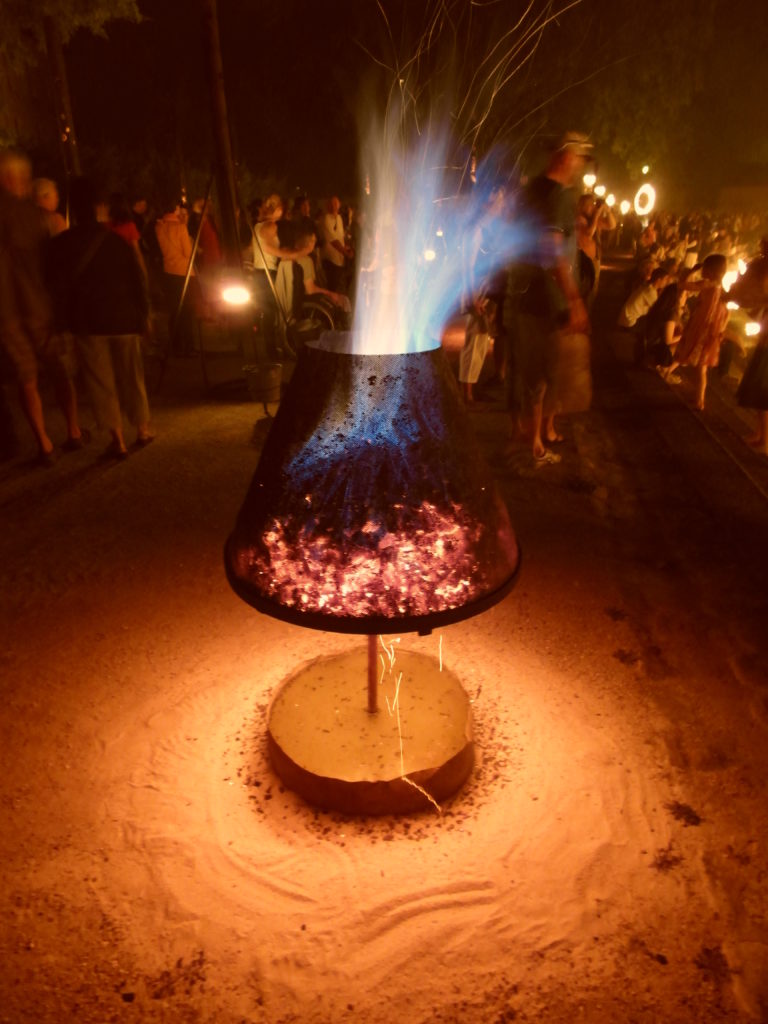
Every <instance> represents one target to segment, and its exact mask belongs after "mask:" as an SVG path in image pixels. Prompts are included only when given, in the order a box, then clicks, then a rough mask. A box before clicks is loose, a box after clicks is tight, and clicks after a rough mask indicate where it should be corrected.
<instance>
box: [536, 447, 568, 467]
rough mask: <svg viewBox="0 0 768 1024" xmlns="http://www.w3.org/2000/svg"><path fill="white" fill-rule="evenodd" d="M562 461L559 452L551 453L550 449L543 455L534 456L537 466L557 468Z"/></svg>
mask: <svg viewBox="0 0 768 1024" xmlns="http://www.w3.org/2000/svg"><path fill="white" fill-rule="evenodd" d="M561 461H562V456H560V455H558V454H557V452H551V451H549V449H548V448H547V449H545V450H544V453H543V454H542V455H534V457H533V462H534V465H535V466H545V465H549V466H555V465H557V463H558V462H561Z"/></svg>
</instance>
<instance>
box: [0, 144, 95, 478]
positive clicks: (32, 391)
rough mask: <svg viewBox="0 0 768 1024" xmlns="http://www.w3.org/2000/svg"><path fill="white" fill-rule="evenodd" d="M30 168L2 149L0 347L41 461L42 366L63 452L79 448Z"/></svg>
mask: <svg viewBox="0 0 768 1024" xmlns="http://www.w3.org/2000/svg"><path fill="white" fill-rule="evenodd" d="M30 190H31V168H30V165H29V161H28V160H27V158H26V157H25V156H23V155H22V154H20V153H16V152H13V151H10V150H5V151H3V152H2V153H0V346H2V348H3V349H4V350H5V353H6V355H7V356H8V358H9V360H10V362H11V364H12V365H13V367H14V369H15V372H16V377H17V380H18V382H19V387H20V391H21V404H22V409H23V411H24V414H25V416H26V418H27V420H28V421H29V425H30V426H31V428H32V432H33V433H34V435H35V440H36V441H37V445H38V449H39V462H40V463H41V465H46V466H49V465H52V464H53V462H54V461H55V457H56V453H55V449H54V445H53V442H52V441H51V438H50V437H49V435H48V432H47V430H46V426H45V417H44V415H43V403H42V400H41V398H40V392H39V390H38V368H39V365H40V364H44V365H46V366H47V367H48V368H50V371H51V373H52V376H53V381H54V384H55V387H56V395H57V398H58V401H59V404H60V406H61V409H62V411H63V413H64V417H65V419H66V422H67V441H66V442H65V444H64V449H65V450H69V451H71V450H73V449H75V448H81V447H82V446H83V444H85V443H86V440H87V439H88V433H87V431H81V430H80V426H79V421H78V413H77V396H76V394H75V388H74V384H73V381H72V367H71V364H70V361H69V359H68V354H67V352H66V351H65V350H64V343H63V341H62V339H61V338H60V337H55V336H54V335H52V332H51V308H50V302H49V299H48V295H47V292H46V289H45V286H44V284H43V269H42V258H43V254H42V249H43V244H44V242H45V240H46V239H47V236H48V232H47V228H46V225H45V220H44V219H43V213H42V211H41V210H39V209H38V208H37V207H36V206H35V205H34V203H33V202H32V201H31V199H30Z"/></svg>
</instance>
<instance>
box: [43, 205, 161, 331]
mask: <svg viewBox="0 0 768 1024" xmlns="http://www.w3.org/2000/svg"><path fill="white" fill-rule="evenodd" d="M47 269H48V279H49V282H50V286H51V292H52V294H53V298H54V308H55V314H56V324H57V327H58V328H59V329H61V330H63V329H66V330H70V331H72V332H73V333H75V334H112V335H118V334H141V333H142V332H143V330H144V329H145V326H146V318H147V315H148V312H149V306H148V302H147V294H146V289H145V287H144V279H143V277H142V273H141V270H140V268H139V263H138V260H137V259H136V254H135V253H134V251H133V249H132V248H131V246H130V245H129V244H128V243H127V242H126V241H124V239H122V238H120V237H119V235H116V234H115V233H114V232H113V231H109V230H107V229H106V228H104V227H102V225H100V224H83V225H78V226H77V227H74V228H70V229H69V230H68V231H63V232H62V233H61V234H60V235H57V236H56V237H55V238H53V239H51V242H50V244H49V250H48V260H47Z"/></svg>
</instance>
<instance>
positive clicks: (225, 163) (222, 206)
mask: <svg viewBox="0 0 768 1024" xmlns="http://www.w3.org/2000/svg"><path fill="white" fill-rule="evenodd" d="M202 5H203V33H204V41H205V49H206V55H207V63H208V80H209V85H210V91H211V111H212V115H213V138H214V145H215V148H216V163H215V167H216V192H217V195H218V200H219V217H220V220H221V236H222V237H221V240H222V247H223V250H224V262H225V264H226V265H227V266H228V267H229V268H231V269H236V268H238V269H239V268H240V266H241V259H240V242H239V237H238V230H237V213H236V208H237V199H236V196H237V190H236V187H235V169H234V161H233V159H232V139H231V136H230V132H229V116H228V114H227V94H226V91H225V88H224V64H223V62H222V59H221V41H220V37H219V16H218V10H217V7H216V0H202Z"/></svg>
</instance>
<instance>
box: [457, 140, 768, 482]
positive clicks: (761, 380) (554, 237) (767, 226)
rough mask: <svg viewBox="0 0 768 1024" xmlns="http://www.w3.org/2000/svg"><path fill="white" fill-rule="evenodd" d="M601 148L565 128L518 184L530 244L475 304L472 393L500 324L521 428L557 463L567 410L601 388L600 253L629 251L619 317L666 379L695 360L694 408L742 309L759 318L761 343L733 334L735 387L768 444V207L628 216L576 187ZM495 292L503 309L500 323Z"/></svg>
mask: <svg viewBox="0 0 768 1024" xmlns="http://www.w3.org/2000/svg"><path fill="white" fill-rule="evenodd" d="M591 156H592V147H591V144H590V142H589V140H588V138H587V137H586V136H584V135H582V134H580V133H578V132H569V133H567V134H566V135H564V136H563V137H562V138H561V139H560V140H559V142H558V144H557V145H556V146H555V147H554V149H553V150H552V152H551V154H550V158H549V162H548V164H547V166H546V168H545V171H544V172H543V173H542V174H541V175H539V176H537V177H536V178H534V179H532V180H531V181H529V182H527V183H526V184H525V185H524V186H523V187H522V188H521V190H520V191H519V192H518V193H517V194H516V195H515V197H514V200H513V204H512V207H511V212H509V213H508V216H509V217H510V218H511V219H513V220H514V222H515V223H516V225H517V227H518V237H519V238H520V239H521V240H522V243H521V245H519V246H518V249H517V252H516V253H515V255H514V257H513V259H512V262H511V263H510V264H509V265H508V266H506V267H505V268H504V270H503V271H502V273H501V283H500V282H499V276H498V275H497V277H496V279H495V280H488V281H486V282H484V283H483V285H482V286H481V287H480V288H479V289H478V290H477V291H476V293H475V294H474V295H473V296H472V297H471V300H470V302H469V304H468V316H467V328H466V340H465V345H464V349H463V351H462V354H461V360H460V369H459V377H460V380H461V382H462V386H463V389H464V395H465V398H466V399H467V400H469V401H471V400H472V398H473V391H472V388H473V385H474V384H475V383H476V382H477V379H478V374H479V370H480V367H481V365H482V362H483V360H484V358H485V351H486V349H487V347H488V345H489V341H488V340H487V339H488V338H489V335H491V336H494V335H495V337H496V345H495V347H496V349H497V356H496V374H497V376H502V377H505V378H506V383H507V392H508V405H509V409H510V412H511V414H512V430H513V434H514V435H515V436H516V437H517V438H518V439H525V440H526V441H527V443H528V444H529V445H530V448H531V452H532V455H533V459H534V462H535V464H536V465H546V464H550V463H556V462H559V461H560V456H559V454H558V453H557V451H556V450H555V447H554V446H555V445H556V444H557V443H558V442H560V441H561V440H562V434H561V433H560V429H559V427H558V423H557V419H556V418H557V417H558V416H561V415H563V414H565V413H568V412H577V411H581V410H582V409H585V408H586V407H587V406H588V404H589V400H590V398H591V386H590V377H589V339H588V335H589V333H590V310H591V308H592V305H593V303H594V300H595V296H596V294H597V292H598V288H599V283H600V266H601V262H602V258H603V254H604V253H606V252H613V253H615V254H616V255H618V254H619V253H620V254H621V255H622V256H623V257H624V261H625V262H626V260H627V258H628V257H630V258H631V270H630V272H629V274H628V275H627V276H626V278H627V288H626V292H627V294H626V297H625V301H624V302H623V304H622V306H621V310H620V313H619V317H618V324H617V327H618V329H619V330H622V331H627V332H630V333H631V334H632V336H633V338H634V339H635V342H636V344H635V349H636V352H637V361H638V362H639V363H643V364H645V365H647V366H648V367H649V368H651V369H656V370H658V371H659V372H660V373H661V374H662V376H663V377H664V378H665V379H666V380H668V381H675V382H677V381H680V377H679V374H678V373H677V371H678V368H679V367H680V366H687V367H691V368H692V369H693V370H694V373H693V379H694V394H693V405H694V407H695V408H696V409H697V410H703V409H704V406H705V400H706V391H707V382H708V379H709V371H710V370H711V368H713V367H716V366H718V365H719V362H720V350H721V346H722V343H723V340H724V338H725V336H726V329H727V327H728V325H729V322H730V316H731V311H732V308H733V307H735V306H736V305H738V307H739V308H740V309H741V310H742V311H745V312H746V313H747V314H748V316H749V317H751V318H752V322H753V325H755V324H758V323H759V324H760V325H761V336H760V339H759V340H758V343H757V345H756V347H755V349H754V352H751V353H750V352H747V351H746V347H745V346H744V345H743V344H741V341H740V338H739V334H738V333H737V332H735V331H733V332H731V333H732V334H733V340H734V342H735V343H736V344H739V345H741V347H742V349H743V350H744V354H745V355H749V356H750V358H749V362H748V365H747V368H746V371H745V373H744V379H743V381H742V383H741V386H740V387H739V390H738V393H737V399H738V401H739V403H740V404H741V405H743V406H744V407H746V408H750V409H756V410H757V411H758V428H757V430H756V431H755V432H754V433H753V434H752V435H750V436H749V437H748V438H747V440H748V441H749V443H751V444H754V445H755V446H756V447H757V448H758V449H759V450H760V451H762V452H764V453H766V454H768V422H767V421H768V411H766V410H768V356H767V355H766V331H767V330H768V238H766V237H765V235H766V234H768V218H766V217H763V218H761V217H759V216H757V215H750V216H722V215H719V216H717V217H715V216H713V215H711V214H709V213H691V214H688V215H686V216H684V217H682V218H678V217H677V216H675V215H673V214H671V213H663V214H660V215H657V216H655V217H654V218H653V219H650V220H649V221H648V222H647V223H646V224H642V223H641V221H640V219H639V218H638V217H637V216H635V215H634V214H631V215H629V216H624V217H623V218H622V219H621V221H618V220H617V218H616V216H615V214H614V211H613V210H612V209H610V208H609V207H608V206H607V204H605V203H604V202H603V201H602V200H601V199H600V198H599V197H597V196H595V195H594V193H592V192H589V191H587V192H584V193H583V194H582V195H580V196H579V190H580V187H581V185H582V179H583V176H584V175H583V171H584V170H585V166H586V164H587V162H588V161H589V160H590V159H591ZM761 238H762V241H760V239H761ZM758 247H760V248H759V253H757V255H756V251H757V250H758ZM726 274H728V275H729V276H730V278H731V281H728V279H727V278H726ZM734 282H735V283H734ZM729 285H730V291H729V290H728V286H729ZM489 300H490V308H491V309H492V308H493V307H494V306H497V307H498V314H497V316H496V318H495V322H491V323H490V325H489V318H488V315H487V314H488V309H489Z"/></svg>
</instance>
